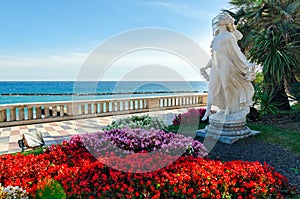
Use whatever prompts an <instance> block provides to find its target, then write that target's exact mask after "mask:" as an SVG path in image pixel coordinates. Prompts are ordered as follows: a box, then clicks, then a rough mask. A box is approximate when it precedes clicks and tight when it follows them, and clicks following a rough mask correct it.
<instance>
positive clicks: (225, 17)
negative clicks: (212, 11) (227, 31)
mask: <svg viewBox="0 0 300 199" xmlns="http://www.w3.org/2000/svg"><path fill="white" fill-rule="evenodd" d="M217 25H218V26H233V25H234V18H233V17H231V16H230V15H229V14H228V13H226V12H224V13H221V14H219V15H218V23H217Z"/></svg>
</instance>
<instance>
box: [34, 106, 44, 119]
mask: <svg viewBox="0 0 300 199" xmlns="http://www.w3.org/2000/svg"><path fill="white" fill-rule="evenodd" d="M35 114H36V119H40V118H42V110H41V107H36V108H35Z"/></svg>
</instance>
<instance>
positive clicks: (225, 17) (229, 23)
mask: <svg viewBox="0 0 300 199" xmlns="http://www.w3.org/2000/svg"><path fill="white" fill-rule="evenodd" d="M219 26H226V29H227V30H228V31H229V32H232V33H233V32H235V30H236V29H235V26H234V18H233V17H231V16H230V15H229V14H228V13H226V12H223V13H221V14H219V15H218V16H217V17H215V18H214V19H213V30H214V35H218V33H219V30H218V27H219Z"/></svg>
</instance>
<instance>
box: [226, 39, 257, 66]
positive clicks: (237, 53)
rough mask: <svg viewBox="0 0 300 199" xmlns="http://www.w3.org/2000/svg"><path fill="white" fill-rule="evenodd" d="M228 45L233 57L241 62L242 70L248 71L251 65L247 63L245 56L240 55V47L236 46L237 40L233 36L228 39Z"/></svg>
mask: <svg viewBox="0 0 300 199" xmlns="http://www.w3.org/2000/svg"><path fill="white" fill-rule="evenodd" d="M230 44H231V47H232V50H233V52H234V55H235V56H237V58H238V60H239V61H240V62H241V64H242V66H243V67H244V69H247V70H248V68H251V67H252V66H251V64H250V63H249V62H248V60H247V58H246V56H245V55H244V54H243V53H242V51H241V49H240V47H239V46H238V44H237V40H236V38H235V36H234V35H233V34H232V35H231V37H230Z"/></svg>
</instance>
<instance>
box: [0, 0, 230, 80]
mask: <svg viewBox="0 0 300 199" xmlns="http://www.w3.org/2000/svg"><path fill="white" fill-rule="evenodd" d="M223 8H229V5H228V1H226V0H172V1H162V0H157V1H156V0H153V1H152V0H110V1H106V0H88V1H86V0H43V1H38V0H26V1H20V0H9V1H5V0H2V1H0V81H17V80H22V81H36V80H39V81H49V80H68V81H70V80H76V79H78V77H79V76H80V74H81V73H82V71H83V68H84V67H83V66H84V64H85V63H86V60H87V59H89V56H90V54H92V53H93V52H95V50H97V49H98V48H99V46H100V47H101V44H103V43H105V42H106V41H108V40H110V39H115V38H116V37H118V36H120V35H122V34H124V33H126V32H130V31H131V32H133V33H134V31H135V30H137V29H144V28H149V27H152V28H153V27H154V28H158V29H165V30H168V31H170V32H172V33H171V34H173V33H174V35H176V34H181V35H183V36H185V37H187V38H189V39H191V40H193V41H194V42H196V43H197V44H198V45H199V46H200V47H201V48H203V50H204V52H205V53H206V55H205V56H209V54H210V53H209V52H210V43H211V40H212V29H211V20H212V19H213V18H214V17H215V16H216V15H217V14H218V13H219V12H220V10H221V9H223ZM141 37H143V38H142V39H143V40H147V39H148V37H146V36H143V35H142V36H141ZM150 37H151V36H150ZM155 38H157V40H158V41H160V40H161V42H162V43H163V42H164V39H163V38H160V37H159V34H158V35H157V36H156V37H155ZM132 39H134V38H131V40H132ZM139 39H140V38H139ZM150 39H151V38H150ZM131 40H129V41H128V42H130V41H131ZM174 45H175V46H176V45H177V46H179V45H180V44H179V42H178V43H177V41H174ZM108 53H109V52H108ZM205 56H204V57H205ZM205 62H207V58H203V63H201V64H200V65H201V66H200V67H203V66H202V65H203V64H204V65H205ZM153 64H154V65H155V64H156V65H162V66H165V67H162V68H163V69H165V70H162V71H160V70H159V69H157V67H154V69H155V71H154V72H153V74H152V73H151V74H152V75H150V74H149V73H148V72H147V71H151V67H153ZM151 65H152V66H151ZM141 66H143V67H144V68H145V70H138V69H139V68H143V67H141ZM146 66H147V67H148V68H147V67H146ZM103 70H104V69H103ZM103 70H102V73H101V74H99V75H98V76H97V78H98V80H99V77H100V78H102V80H121V79H123V80H124V77H133V76H136V77H135V78H133V79H134V80H144V79H145V80H148V79H151V78H152V79H153V78H154V77H155V76H156V75H155V73H156V74H158V73H159V74H161V75H159V76H160V78H161V79H160V80H162V79H163V78H164V77H168V76H170V75H169V74H175V73H176V74H179V76H180V75H181V76H182V78H185V79H187V80H198V79H199V78H201V77H200V76H199V74H198V71H196V70H197V69H195V67H194V68H193V67H192V66H191V63H189V62H188V60H184V59H182V57H180V56H179V55H178V54H177V55H176V54H174V53H173V54H172V52H168V51H167V50H163V51H162V50H161V49H160V50H155V49H139V50H135V51H132V52H127V53H125V54H122V55H120V56H119V58H118V59H114V60H112V61H111V64H110V65H109V67H107V68H105V71H103ZM132 71H138V72H139V73H136V74H135V73H133V74H130V73H131V72H132ZM172 72H175V73H172ZM175 76H176V75H175ZM89 78H90V79H89ZM147 78H148V79H147ZM86 79H87V80H94V79H92V77H86ZM166 79H167V80H173V79H172V77H170V79H168V78H166ZM175 79H176V78H175ZM175 79H174V80H175ZM125 80H130V79H125Z"/></svg>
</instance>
